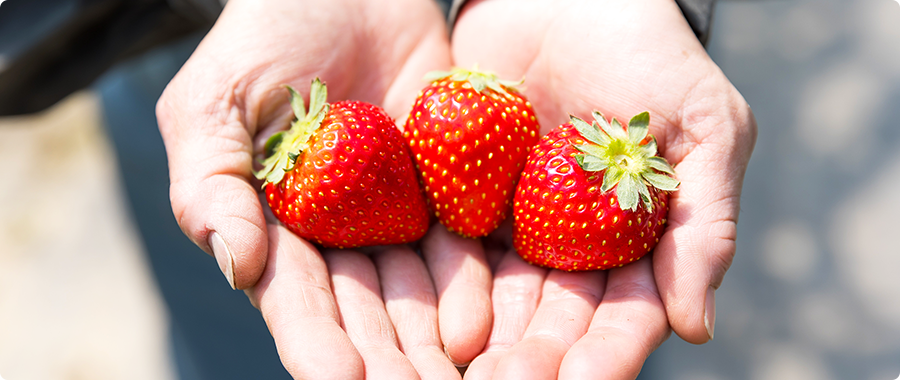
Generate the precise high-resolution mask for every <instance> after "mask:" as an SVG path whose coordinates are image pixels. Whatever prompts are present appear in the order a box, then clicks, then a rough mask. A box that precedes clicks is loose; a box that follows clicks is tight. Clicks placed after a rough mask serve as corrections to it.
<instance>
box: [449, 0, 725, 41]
mask: <svg viewBox="0 0 900 380" xmlns="http://www.w3.org/2000/svg"><path fill="white" fill-rule="evenodd" d="M675 2H676V3H677V4H678V8H681V13H682V14H683V15H684V18H685V19H687V22H688V24H690V26H691V30H693V31H694V35H696V36H697V39H699V40H700V43H702V44H703V46H706V41H707V40H708V39H709V28H710V25H712V15H713V7H714V6H715V4H716V0H675ZM465 4H466V0H453V2H452V3H451V4H450V9H449V12H448V14H447V24H448V25H450V28H451V29H452V28H453V24H455V23H456V17H457V16H459V11H460V10H462V7H463V5H465Z"/></svg>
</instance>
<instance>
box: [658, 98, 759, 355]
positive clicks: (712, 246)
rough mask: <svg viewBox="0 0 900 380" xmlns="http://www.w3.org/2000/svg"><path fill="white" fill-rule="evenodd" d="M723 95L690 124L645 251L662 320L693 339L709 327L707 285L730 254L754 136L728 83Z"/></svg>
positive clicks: (707, 333) (715, 283)
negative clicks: (688, 141)
mask: <svg viewBox="0 0 900 380" xmlns="http://www.w3.org/2000/svg"><path fill="white" fill-rule="evenodd" d="M729 88H730V86H729ZM731 95H732V96H731V97H730V98H731V101H732V102H733V103H731V104H726V105H722V106H721V107H716V108H718V109H724V110H728V111H727V115H721V114H718V116H717V113H716V112H709V113H707V115H712V116H710V117H706V118H703V119H702V121H701V122H700V123H695V124H694V125H693V126H691V128H692V129H693V131H692V132H693V134H694V135H695V136H694V138H695V139H696V140H697V141H699V143H698V144H696V145H695V146H693V147H692V148H691V149H690V152H688V153H687V154H686V155H685V156H684V157H683V159H682V160H681V162H679V163H678V166H677V167H676V171H677V173H678V177H679V180H681V187H680V188H679V190H678V191H676V192H674V193H673V194H672V197H671V198H670V203H671V204H670V211H669V215H668V219H669V227H668V230H667V231H666V233H665V234H664V235H663V236H662V237H661V239H660V242H659V245H658V246H657V247H656V249H655V251H654V253H653V271H654V275H655V277H656V282H657V286H658V287H659V292H660V297H661V298H662V300H663V303H664V304H665V306H666V313H667V314H668V317H669V324H670V325H671V326H672V329H673V330H674V331H675V332H676V333H677V334H678V335H679V336H680V337H681V338H682V339H684V340H685V341H688V342H690V343H694V344H701V343H705V342H707V341H709V340H711V339H712V338H713V336H714V334H715V323H716V312H715V310H716V306H715V305H716V296H715V293H716V289H718V288H719V285H721V283H722V280H723V278H724V276H725V272H726V271H727V270H728V268H729V267H730V266H731V262H732V259H733V258H734V254H735V249H736V244H735V239H736V237H737V219H738V213H739V212H740V197H741V187H742V186H743V178H744V173H745V172H746V170H747V164H748V162H749V160H750V154H751V152H752V150H753V145H754V143H755V141H756V122H755V120H754V118H753V114H752V113H751V112H750V109H749V107H748V106H747V104H746V102H744V100H743V98H742V97H741V96H740V94H737V91H736V90H735V91H733V92H732V93H731ZM703 131H710V132H709V133H708V134H707V133H703ZM712 131H714V132H712ZM701 133H703V134H704V136H702V137H700V136H697V135H700V134H701Z"/></svg>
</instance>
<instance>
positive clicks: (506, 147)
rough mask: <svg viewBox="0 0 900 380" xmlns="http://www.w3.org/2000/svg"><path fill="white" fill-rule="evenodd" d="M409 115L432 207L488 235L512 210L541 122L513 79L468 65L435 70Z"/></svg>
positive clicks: (454, 226)
mask: <svg viewBox="0 0 900 380" xmlns="http://www.w3.org/2000/svg"><path fill="white" fill-rule="evenodd" d="M426 79H430V80H432V82H431V84H430V85H428V86H427V87H425V89H423V90H422V92H421V93H419V97H418V99H416V102H415V104H414V105H413V108H412V111H411V112H410V114H409V118H408V119H407V122H406V130H405V132H404V137H406V138H407V139H408V141H409V145H410V150H411V151H412V153H413V154H414V159H415V162H416V167H417V168H418V170H419V174H420V176H421V180H422V186H423V187H424V188H425V195H426V198H427V199H428V205H429V207H430V209H431V211H432V212H433V213H434V215H435V216H437V218H438V220H440V222H441V223H442V224H443V225H444V226H446V227H447V228H448V229H449V230H450V231H454V232H456V233H458V234H460V235H462V236H465V237H478V236H484V235H487V234H488V233H490V232H491V231H493V230H494V229H496V228H497V226H498V225H499V224H500V222H502V221H503V220H504V219H506V217H507V215H508V214H509V213H510V209H511V203H512V198H513V195H514V191H515V188H516V182H517V181H518V179H519V175H520V174H521V172H522V168H523V167H524V164H525V159H526V158H527V155H528V150H529V148H530V147H532V146H533V145H534V144H536V143H537V141H538V138H539V136H540V135H539V133H540V126H539V125H538V122H537V118H536V117H535V114H534V110H533V109H532V108H531V103H530V102H528V100H526V99H525V98H524V97H523V96H522V95H521V94H519V93H518V92H517V91H516V90H515V89H514V88H513V87H512V86H513V84H512V83H509V82H506V81H500V80H499V79H498V78H497V76H496V75H494V74H491V73H482V72H477V71H470V70H464V69H454V70H453V71H452V72H449V73H447V72H436V73H432V74H429V76H428V77H426Z"/></svg>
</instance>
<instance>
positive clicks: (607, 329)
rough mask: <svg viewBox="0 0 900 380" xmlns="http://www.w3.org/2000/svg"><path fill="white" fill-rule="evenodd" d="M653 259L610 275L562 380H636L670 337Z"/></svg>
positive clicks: (562, 371) (563, 366)
mask: <svg viewBox="0 0 900 380" xmlns="http://www.w3.org/2000/svg"><path fill="white" fill-rule="evenodd" d="M650 261H651V260H649V258H645V259H644V260H640V261H638V262H636V263H633V264H630V265H626V266H625V267H622V268H618V269H613V270H611V271H609V274H608V276H609V277H608V279H607V282H606V292H605V293H604V295H603V300H602V301H601V302H600V305H599V306H598V307H597V311H596V312H595V313H594V316H593V319H592V320H591V324H590V326H589V327H588V331H587V333H586V334H585V335H584V336H583V337H582V338H581V339H579V340H578V341H577V342H575V344H573V345H572V348H571V349H569V352H567V353H566V355H565V357H564V358H563V361H562V364H561V366H560V370H559V378H560V379H634V378H637V375H638V373H640V371H641V367H642V366H643V365H644V361H645V360H646V359H647V357H648V356H650V353H652V352H653V351H654V350H656V348H657V347H659V345H660V344H662V342H664V341H665V340H666V338H668V336H669V332H670V330H669V325H668V322H667V320H666V311H665V308H664V307H663V304H662V301H660V299H659V292H658V291H657V289H656V283H655V281H654V279H653V272H652V263H651V262H650Z"/></svg>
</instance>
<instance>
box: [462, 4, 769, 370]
mask: <svg viewBox="0 0 900 380" xmlns="http://www.w3.org/2000/svg"><path fill="white" fill-rule="evenodd" d="M452 40H453V45H452V52H453V59H454V62H455V64H456V65H457V66H462V67H471V66H472V65H473V64H475V63H477V64H479V65H480V66H481V67H482V68H485V69H488V70H493V71H495V72H497V74H499V76H500V77H501V78H506V79H518V78H522V77H525V79H526V82H525V94H526V96H528V98H529V99H530V100H531V102H532V103H533V105H534V107H535V111H536V113H537V114H538V119H539V121H540V122H541V124H542V126H543V131H544V132H546V131H547V130H549V129H551V128H553V127H555V126H557V125H559V124H562V123H564V122H566V121H567V119H568V114H570V113H571V114H574V115H576V116H579V117H582V118H587V117H589V115H590V112H591V111H592V110H594V109H596V110H599V111H601V112H603V113H604V114H605V115H607V117H611V116H615V117H617V118H619V119H620V120H623V121H627V120H628V119H629V118H630V117H631V116H633V115H636V114H638V113H639V112H642V111H645V110H647V111H650V115H651V123H650V129H651V133H653V134H654V135H655V136H656V137H657V138H658V140H659V147H660V152H662V153H663V155H664V156H665V157H666V158H667V159H668V160H669V162H670V163H672V164H674V165H676V171H677V175H678V179H679V180H680V181H681V186H680V188H679V190H678V191H676V192H674V193H673V194H672V196H671V198H670V211H669V216H668V223H669V225H668V228H667V230H666V233H665V234H664V235H663V236H662V237H661V240H660V243H659V245H658V246H657V247H656V249H655V251H654V252H653V254H652V258H651V257H647V258H646V259H644V260H642V261H641V262H639V263H637V264H634V265H630V266H626V267H624V268H621V269H616V270H610V271H608V273H592V274H565V273H556V272H551V273H550V274H549V275H546V277H544V276H543V274H541V273H538V272H534V270H528V271H526V270H525V269H524V268H523V269H515V270H513V269H508V268H510V267H513V268H518V267H519V266H518V265H513V264H512V263H514V262H515V260H513V259H504V260H503V263H508V264H506V266H504V264H500V266H499V267H498V269H497V273H496V274H495V280H494V289H493V300H494V328H493V331H492V334H491V338H490V340H489V342H488V346H487V348H486V352H487V353H488V354H486V355H485V356H482V357H483V358H484V359H476V361H475V362H473V363H472V365H471V366H470V368H469V372H468V373H467V377H472V378H480V377H482V376H486V375H488V374H490V373H491V372H493V371H494V370H495V369H496V371H497V372H494V375H497V376H499V377H501V378H502V377H504V376H502V375H501V374H510V373H511V372H508V371H516V370H518V371H521V373H518V372H517V375H521V376H511V378H532V377H533V378H543V377H542V376H543V375H547V374H555V373H557V370H558V372H559V375H560V377H563V378H568V377H569V376H570V375H571V377H572V378H634V377H635V376H637V373H638V371H639V370H640V366H641V365H642V363H643V361H644V359H645V358H646V357H647V356H648V355H649V354H650V352H652V351H653V350H654V349H655V348H656V347H657V346H658V345H659V344H660V343H662V341H664V340H665V339H666V337H667V336H668V329H669V326H671V329H673V330H674V331H675V332H676V333H677V334H678V335H679V336H680V337H681V338H682V339H684V340H686V341H688V342H691V343H697V344H699V343H703V342H706V341H708V340H709V339H712V337H713V333H714V326H715V289H716V288H718V287H719V285H720V284H721V282H722V279H723V277H724V274H725V272H726V270H727V269H728V267H729V266H730V264H731V261H732V258H733V256H734V252H735V234H736V223H737V217H738V211H739V200H740V193H741V186H742V182H743V177H744V172H745V170H746V167H747V163H748V161H749V158H750V154H751V152H752V149H753V145H754V142H755V139H756V124H755V121H754V119H753V115H752V113H751V112H750V109H749V107H748V106H747V104H746V102H745V101H744V99H743V98H742V97H741V95H740V94H739V93H738V92H737V91H736V90H735V88H734V87H733V86H732V85H731V84H730V83H729V82H728V80H727V78H725V76H724V74H723V73H722V72H721V71H720V70H719V68H718V67H717V66H716V65H715V63H713V62H712V60H710V58H709V56H708V55H707V54H706V52H705V51H704V50H703V47H702V46H701V45H700V44H699V42H698V41H697V40H696V38H695V37H694V35H693V33H692V32H691V30H690V28H689V27H688V25H687V23H686V21H685V20H684V17H683V16H682V14H681V12H680V11H679V9H678V7H677V5H676V4H675V3H674V2H673V1H671V0H613V1H602V2H597V1H580V0H571V1H551V0H540V1H529V2H522V1H515V0H489V1H488V0H486V1H473V2H470V3H469V4H467V6H466V7H465V8H464V9H463V12H462V13H461V15H460V18H459V20H458V22H457V24H456V26H455V29H454V34H453V38H452ZM445 249H450V248H445ZM504 270H511V271H513V273H516V275H512V276H511V275H509V274H508V273H507V272H505V271H504ZM526 274H527V275H526ZM604 284H605V286H604ZM567 289H568V290H567ZM573 289H574V290H575V291H572V290H573ZM548 298H549V299H548ZM556 298H562V300H561V301H560V302H561V303H562V304H566V303H567V302H568V303H571V302H575V303H577V304H578V305H570V306H559V304H554V301H553V300H554V299H556ZM537 299H540V304H538V303H537V301H536V300H537ZM565 300H568V301H565ZM528 321H530V324H528V323H529V322H528ZM566 321H569V322H566ZM588 321H590V322H588ZM526 327H527V328H526ZM523 336H524V337H525V339H524V340H521V341H519V339H522V337H523ZM541 337H544V338H541ZM547 337H554V338H552V339H549V341H550V342H555V343H554V344H550V343H547V344H535V343H534V342H535V339H544V340H545V341H546V340H547V339H546V338H547ZM554 339H555V340H554ZM603 339H606V340H603ZM516 342H518V343H516ZM529 342H530V343H529ZM614 343H615V344H614ZM569 346H571V347H569ZM497 350H500V351H505V353H506V354H505V355H496V354H490V352H491V351H497ZM588 355H590V356H588ZM492 357H493V358H494V359H491V358H492ZM498 357H501V358H502V359H498ZM527 358H531V359H530V360H525V359H527ZM537 358H540V360H539V359H537ZM587 358H590V359H587ZM598 358H606V359H610V358H613V359H612V360H613V362H612V364H614V365H613V366H612V367H603V366H599V365H598V364H595V363H596V361H597V360H598ZM505 363H506V364H505ZM509 363H516V364H515V365H512V364H509ZM600 369H611V372H606V371H601V370H600Z"/></svg>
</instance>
